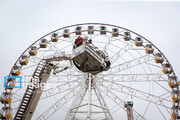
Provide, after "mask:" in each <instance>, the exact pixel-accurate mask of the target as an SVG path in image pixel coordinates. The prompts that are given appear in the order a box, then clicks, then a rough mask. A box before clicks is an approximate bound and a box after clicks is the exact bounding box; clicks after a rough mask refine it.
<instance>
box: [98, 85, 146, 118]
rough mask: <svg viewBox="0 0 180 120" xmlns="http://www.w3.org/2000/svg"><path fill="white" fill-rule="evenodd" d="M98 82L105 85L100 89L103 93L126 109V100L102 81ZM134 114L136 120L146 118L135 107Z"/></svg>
mask: <svg viewBox="0 0 180 120" xmlns="http://www.w3.org/2000/svg"><path fill="white" fill-rule="evenodd" d="M98 84H99V85H100V86H101V87H103V89H100V91H101V93H104V94H105V95H106V96H107V97H109V98H110V99H111V100H112V101H113V102H114V103H116V104H117V105H118V106H119V107H120V108H122V109H123V110H124V111H126V110H125V108H124V105H125V102H124V101H123V100H122V99H121V98H120V97H118V96H117V95H116V94H114V93H113V92H112V91H111V90H110V89H109V88H108V87H106V86H104V85H102V84H101V83H100V82H98ZM133 115H134V118H135V120H146V119H145V118H144V116H142V115H141V114H140V113H138V112H137V111H136V110H134V109H133Z"/></svg>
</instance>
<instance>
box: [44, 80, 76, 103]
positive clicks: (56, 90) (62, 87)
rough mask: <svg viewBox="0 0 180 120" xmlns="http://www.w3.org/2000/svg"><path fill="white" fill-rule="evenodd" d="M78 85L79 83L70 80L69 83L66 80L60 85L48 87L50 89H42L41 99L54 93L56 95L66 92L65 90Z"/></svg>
mask: <svg viewBox="0 0 180 120" xmlns="http://www.w3.org/2000/svg"><path fill="white" fill-rule="evenodd" d="M78 86H79V85H74V83H73V82H71V83H69V82H67V83H63V84H61V85H58V86H56V87H55V88H50V89H47V90H44V91H43V93H44V96H42V97H41V100H43V99H47V98H49V97H51V96H54V95H58V94H61V93H64V92H67V91H69V90H72V89H74V88H76V87H78Z"/></svg>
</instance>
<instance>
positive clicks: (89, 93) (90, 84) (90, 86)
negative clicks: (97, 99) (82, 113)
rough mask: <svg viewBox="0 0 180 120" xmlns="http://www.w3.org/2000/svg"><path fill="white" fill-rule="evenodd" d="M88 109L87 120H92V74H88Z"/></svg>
mask: <svg viewBox="0 0 180 120" xmlns="http://www.w3.org/2000/svg"><path fill="white" fill-rule="evenodd" d="M87 84H88V107H87V109H88V110H87V120H91V101H92V74H90V73H89V74H88V82H87Z"/></svg>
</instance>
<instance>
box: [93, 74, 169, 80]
mask: <svg viewBox="0 0 180 120" xmlns="http://www.w3.org/2000/svg"><path fill="white" fill-rule="evenodd" d="M165 77H166V75H161V74H100V75H98V76H97V77H96V78H97V79H100V80H101V79H103V81H102V82H106V80H108V81H114V82H155V81H158V82H167V79H166V78H165ZM109 78H111V79H110V80H109Z"/></svg>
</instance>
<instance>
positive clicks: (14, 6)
mask: <svg viewBox="0 0 180 120" xmlns="http://www.w3.org/2000/svg"><path fill="white" fill-rule="evenodd" d="M160 1H161V0H160ZM179 13H180V2H167V1H166V2H143V1H138V2H137V1H134V2H132V1H128V2H125V1H108V0H106V1H103V0H100V1H95V0H94V1H70V0H68V1H60V0H29V1H27V0H0V41H1V43H0V45H1V47H0V51H1V52H0V79H1V82H0V93H2V91H3V90H4V89H3V77H4V76H5V75H7V74H9V72H10V69H11V67H12V66H13V64H14V63H15V61H16V60H17V58H18V57H19V56H20V55H21V53H22V52H23V51H24V50H25V49H26V48H27V47H29V46H30V45H31V44H32V43H33V42H34V41H35V40H37V39H39V38H40V37H42V36H43V35H45V34H47V33H49V32H51V31H53V30H55V29H58V28H61V27H64V26H67V25H72V24H78V23H87V22H95V23H108V24H114V25H118V26H121V27H125V28H127V29H130V30H133V31H135V32H137V33H139V34H140V35H143V36H144V37H145V38H147V39H149V40H150V41H151V42H152V43H154V44H155V45H156V46H157V47H158V48H159V49H160V50H161V51H162V52H163V53H164V55H165V56H166V57H167V58H168V60H169V61H170V63H171V65H172V66H173V68H174V70H175V73H176V75H177V76H180V61H179V60H180V53H179V49H180V38H179V35H180V14H179Z"/></svg>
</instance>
